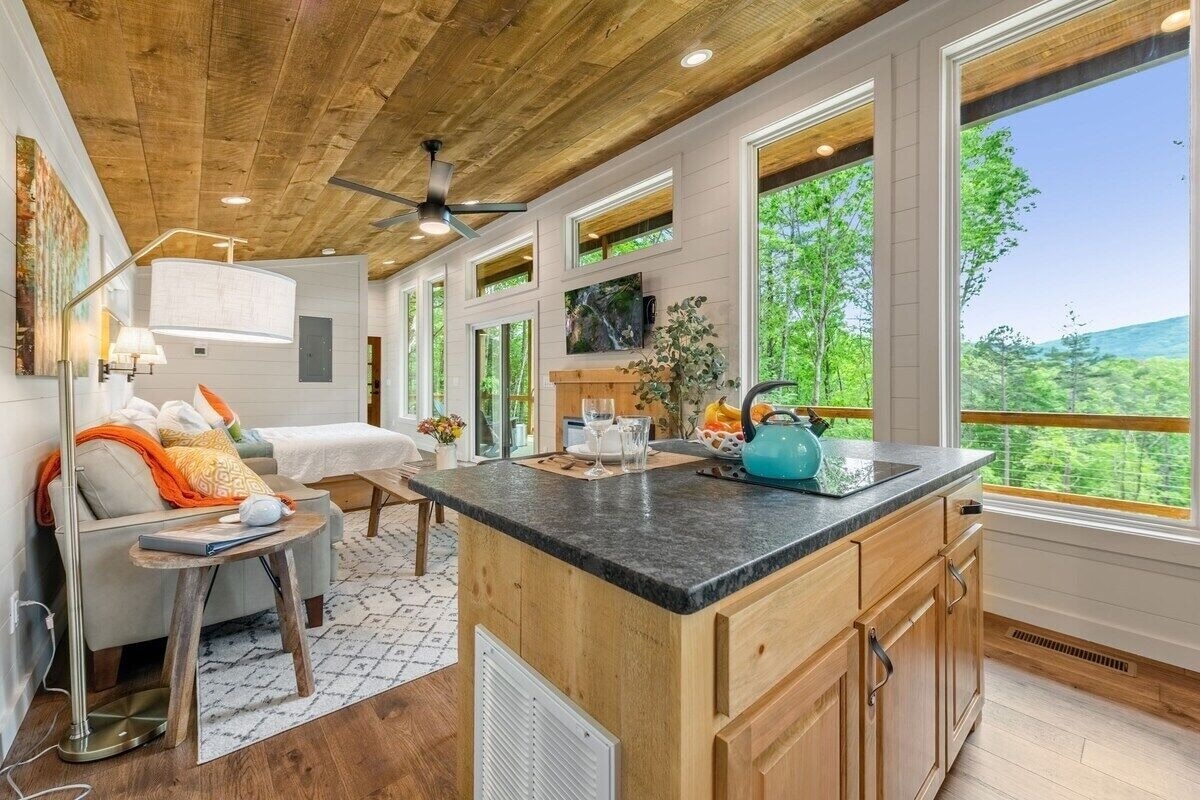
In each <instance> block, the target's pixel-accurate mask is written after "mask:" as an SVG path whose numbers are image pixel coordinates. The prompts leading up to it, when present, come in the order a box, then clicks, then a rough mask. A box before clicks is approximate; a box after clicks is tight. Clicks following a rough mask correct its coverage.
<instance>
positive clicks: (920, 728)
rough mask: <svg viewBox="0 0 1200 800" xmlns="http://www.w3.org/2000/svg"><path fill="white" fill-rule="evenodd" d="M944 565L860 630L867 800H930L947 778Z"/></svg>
mask: <svg viewBox="0 0 1200 800" xmlns="http://www.w3.org/2000/svg"><path fill="white" fill-rule="evenodd" d="M944 563H945V562H944V560H943V559H942V557H941V556H938V557H937V558H935V559H933V560H932V561H930V562H929V563H928V564H926V565H925V566H924V567H922V568H921V569H919V570H917V572H916V574H914V575H913V576H912V577H911V578H910V579H909V580H907V581H906V582H905V583H904V584H902V585H901V586H900V587H899V588H898V589H896V590H895V591H894V592H892V593H891V594H889V595H888V596H887V597H885V598H883V600H881V601H880V602H879V603H878V604H876V605H875V606H874V607H873V608H872V609H870V610H869V611H868V612H867V613H866V614H865V615H864V616H863V617H862V618H861V619H860V620H859V622H858V623H856V624H857V626H858V628H859V635H860V646H861V657H862V659H863V684H862V685H863V696H862V698H861V707H862V712H863V748H862V763H863V777H862V785H863V797H864V798H865V799H866V800H932V798H933V796H934V795H936V794H937V790H938V787H940V786H941V785H942V780H943V779H944V778H945V777H946V738H945V736H946V713H945V705H944V703H945V685H944V675H945V667H944V653H945V619H946V613H945V604H944V602H943V598H944V597H945V591H944V586H945V582H944V581H943V573H944V572H945V566H944Z"/></svg>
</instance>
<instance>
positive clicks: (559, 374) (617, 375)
mask: <svg viewBox="0 0 1200 800" xmlns="http://www.w3.org/2000/svg"><path fill="white" fill-rule="evenodd" d="M550 382H551V383H553V384H554V389H555V392H554V447H555V449H556V450H561V449H562V447H563V440H562V421H563V417H578V416H579V415H580V413H581V412H582V406H581V403H582V401H583V399H584V398H588V397H611V398H612V399H613V400H614V401H615V405H616V411H617V414H649V415H650V416H652V417H654V418H655V421H656V422H657V420H658V417H659V416H661V415H662V413H663V411H662V407H661V406H659V405H658V404H657V403H655V404H654V405H653V406H651V407H650V408H648V409H639V408H638V398H637V394H636V393H635V391H634V387H635V386H636V384H637V382H638V376H637V374H635V373H631V372H623V371H622V370H620V369H619V368H616V367H608V368H604V369H556V370H551V371H550Z"/></svg>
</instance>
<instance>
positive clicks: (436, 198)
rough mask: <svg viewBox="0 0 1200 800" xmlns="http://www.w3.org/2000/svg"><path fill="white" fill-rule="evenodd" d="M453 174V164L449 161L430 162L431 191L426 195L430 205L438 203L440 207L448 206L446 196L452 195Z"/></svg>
mask: <svg viewBox="0 0 1200 800" xmlns="http://www.w3.org/2000/svg"><path fill="white" fill-rule="evenodd" d="M453 174H454V165H453V164H451V163H449V162H447V161H430V162H429V191H428V192H427V193H426V197H425V200H426V201H427V202H430V203H437V204H438V205H439V206H444V205H445V204H446V195H448V194H450V176H451V175H453Z"/></svg>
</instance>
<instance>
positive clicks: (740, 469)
mask: <svg viewBox="0 0 1200 800" xmlns="http://www.w3.org/2000/svg"><path fill="white" fill-rule="evenodd" d="M917 469H918V467H917V466H916V465H915V464H896V463H893V462H891V461H871V460H869V459H865V458H841V457H836V456H835V457H828V456H827V457H826V458H824V459H822V461H821V470H820V472H818V473H817V474H816V476H815V477H812V478H808V479H807V480H802V481H791V480H777V479H775V478H760V477H758V476H757V475H751V474H750V473H749V472H747V471H746V468H745V467H744V466H742V464H741V462H732V461H731V462H729V463H727V464H712V465H709V466H706V467H704V468H703V469H699V470H696V474H697V475H703V476H704V477H706V478H720V479H722V480H727V481H738V482H739V483H752V484H754V485H755V486H770V487H771V488H773V489H785V490H787V491H789V492H801V493H803V494H815V495H819V496H821V497H846V496H847V495H851V494H854V493H855V492H861V491H862V490H863V489H869V488H870V487H872V486H876V485H878V484H880V483H883V482H884V481H890V480H891V479H892V478H898V477H900V476H901V475H907V474H908V473H910V472H915V471H916V470H917Z"/></svg>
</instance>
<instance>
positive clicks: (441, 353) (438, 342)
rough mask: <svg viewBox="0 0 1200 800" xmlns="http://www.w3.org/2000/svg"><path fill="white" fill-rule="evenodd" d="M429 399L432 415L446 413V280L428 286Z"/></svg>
mask: <svg viewBox="0 0 1200 800" xmlns="http://www.w3.org/2000/svg"><path fill="white" fill-rule="evenodd" d="M429 300H430V302H429V326H430V336H429V340H430V368H431V371H432V376H431V380H430V382H429V385H430V387H431V389H430V390H431V397H430V403H429V408H430V411H431V412H432V413H434V414H445V413H446V280H445V278H442V279H439V280H436V281H433V282H432V283H430V284H429Z"/></svg>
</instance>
